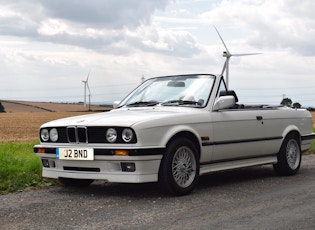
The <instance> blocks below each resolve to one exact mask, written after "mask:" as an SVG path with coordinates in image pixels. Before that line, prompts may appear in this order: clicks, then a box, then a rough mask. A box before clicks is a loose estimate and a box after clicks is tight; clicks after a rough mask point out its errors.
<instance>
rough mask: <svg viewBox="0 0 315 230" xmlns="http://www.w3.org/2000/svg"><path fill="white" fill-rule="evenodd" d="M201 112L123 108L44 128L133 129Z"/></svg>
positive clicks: (174, 108)
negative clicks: (104, 127) (103, 127)
mask: <svg viewBox="0 0 315 230" xmlns="http://www.w3.org/2000/svg"><path fill="white" fill-rule="evenodd" d="M199 111H201V109H196V108H185V107H149V108H143V107H142V108H121V109H114V110H111V111H109V112H103V113H96V114H89V115H83V116H75V117H69V118H63V119H59V120H55V121H51V122H48V123H46V124H44V125H42V127H63V126H121V127H131V126H133V125H134V124H136V123H139V122H146V121H152V120H156V119H163V118H168V117H174V116H180V114H183V115H185V116H187V115H188V114H195V113H198V112H199Z"/></svg>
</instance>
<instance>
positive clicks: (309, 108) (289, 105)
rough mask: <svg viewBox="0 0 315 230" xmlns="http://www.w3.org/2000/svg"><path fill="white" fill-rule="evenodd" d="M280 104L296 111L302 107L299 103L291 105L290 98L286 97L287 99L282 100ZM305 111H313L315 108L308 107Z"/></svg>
mask: <svg viewBox="0 0 315 230" xmlns="http://www.w3.org/2000/svg"><path fill="white" fill-rule="evenodd" d="M280 104H281V105H283V106H287V107H292V108H296V109H300V108H302V105H301V104H300V103H299V102H294V103H292V100H291V99H290V98H288V97H287V98H283V99H282V101H281V103H280ZM307 110H309V111H315V108H312V107H308V108H307Z"/></svg>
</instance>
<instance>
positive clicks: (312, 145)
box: [304, 128, 315, 154]
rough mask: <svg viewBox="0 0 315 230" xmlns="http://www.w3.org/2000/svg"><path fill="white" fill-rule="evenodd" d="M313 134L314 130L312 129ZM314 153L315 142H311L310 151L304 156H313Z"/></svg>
mask: <svg viewBox="0 0 315 230" xmlns="http://www.w3.org/2000/svg"><path fill="white" fill-rule="evenodd" d="M313 133H315V128H313ZM314 153H315V141H313V142H312V144H311V147H310V149H309V150H308V151H307V152H305V153H304V154H314Z"/></svg>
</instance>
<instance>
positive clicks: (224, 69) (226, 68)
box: [213, 25, 261, 89]
mask: <svg viewBox="0 0 315 230" xmlns="http://www.w3.org/2000/svg"><path fill="white" fill-rule="evenodd" d="M213 27H214V29H215V30H216V31H217V34H218V35H219V37H220V39H221V41H222V43H223V45H224V47H225V51H223V57H225V58H226V60H225V62H224V65H223V69H222V72H221V75H223V74H224V71H225V72H226V75H225V83H226V87H227V89H229V61H230V58H231V57H232V56H248V55H257V54H261V53H247V54H231V53H230V51H229V50H228V48H227V46H226V45H225V43H224V41H223V39H222V37H221V35H220V33H219V31H218V30H217V28H216V27H215V25H213Z"/></svg>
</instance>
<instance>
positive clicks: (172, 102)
mask: <svg viewBox="0 0 315 230" xmlns="http://www.w3.org/2000/svg"><path fill="white" fill-rule="evenodd" d="M174 104H175V105H199V106H200V103H199V102H198V101H186V100H170V101H165V102H163V103H162V104H161V105H174Z"/></svg>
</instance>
